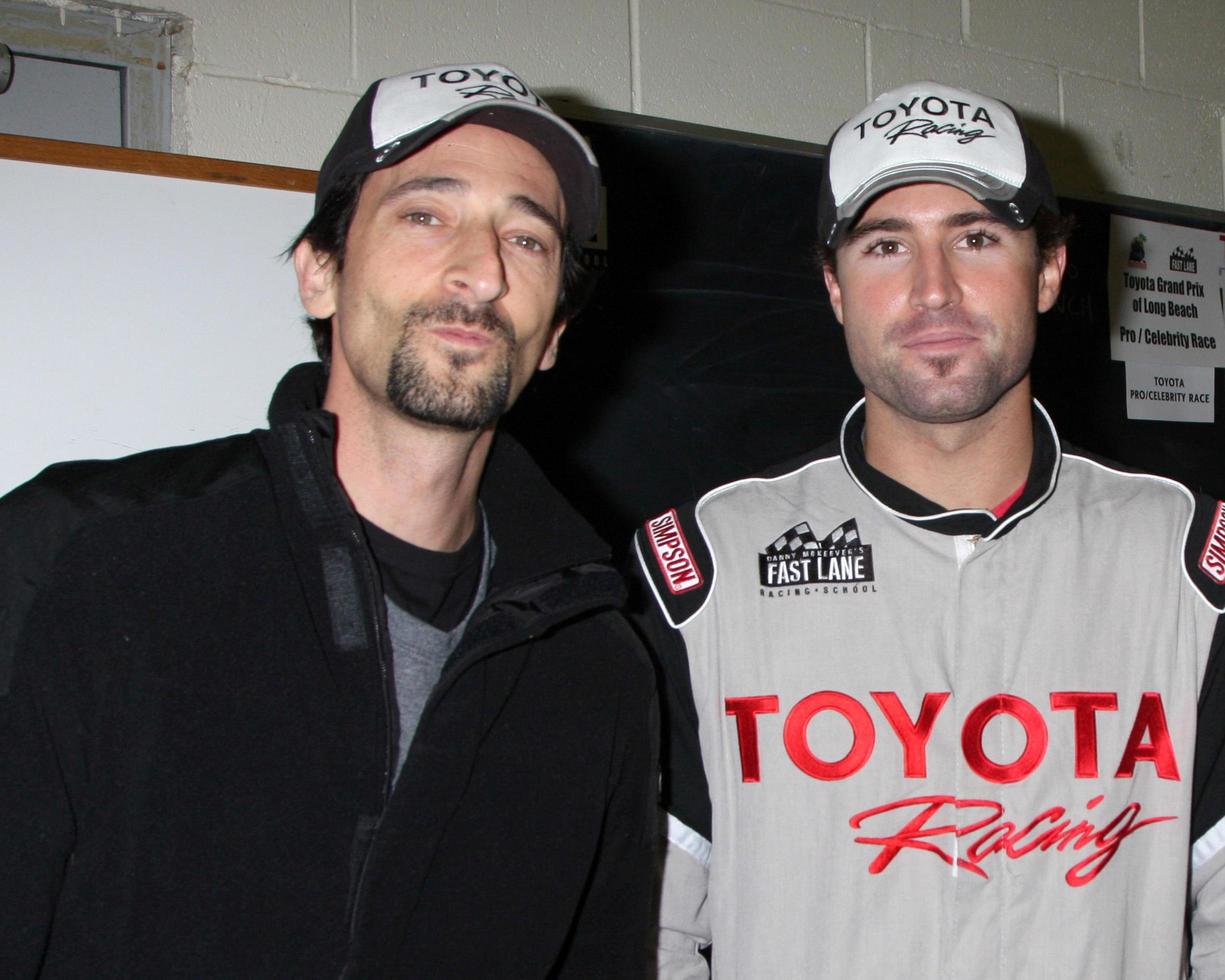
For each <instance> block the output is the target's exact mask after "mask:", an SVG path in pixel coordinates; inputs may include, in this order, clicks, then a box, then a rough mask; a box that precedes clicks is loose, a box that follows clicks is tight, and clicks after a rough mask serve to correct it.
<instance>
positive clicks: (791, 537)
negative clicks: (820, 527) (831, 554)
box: [765, 521, 821, 555]
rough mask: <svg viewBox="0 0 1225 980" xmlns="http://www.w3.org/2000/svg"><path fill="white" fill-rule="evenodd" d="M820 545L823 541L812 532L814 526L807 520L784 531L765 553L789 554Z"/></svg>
mask: <svg viewBox="0 0 1225 980" xmlns="http://www.w3.org/2000/svg"><path fill="white" fill-rule="evenodd" d="M820 547H821V542H820V541H818V540H817V536H816V535H815V534H813V533H812V528H811V527H809V526H808V522H807V521H805V522H804V523H803V524H797V525H796V526H795V527H793V528H791V529H790V530H787V531H784V532H783V533H782V534H781V535H779V537H778V538H777V539H776V540H775V541H774V543H773V544H771V545H770V546H769V547H768V548H766V552H765V553H766V554H767V555H789V554H791V553H792V552H796V551H799V550H800V549H801V548H803V549H806V550H809V551H811V550H813V549H814V548H820Z"/></svg>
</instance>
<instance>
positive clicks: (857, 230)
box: [842, 218, 913, 245]
mask: <svg viewBox="0 0 1225 980" xmlns="http://www.w3.org/2000/svg"><path fill="white" fill-rule="evenodd" d="M911 227H913V226H912V225H911V223H910V222H909V221H906V220H905V219H903V218H876V219H875V220H873V221H861V222H859V224H857V225H856V226H855V227H854V228H852V229H851V230H850V231H848V232H847V233H846V236H845V237H844V238H843V239H842V244H843V245H852V244H854V243H855V242H857V241H859V240H860V239H861V238H867V237H868V236H869V235H875V234H876V233H877V232H881V231H885V232H889V231H894V232H896V231H908V230H909V229H910V228H911Z"/></svg>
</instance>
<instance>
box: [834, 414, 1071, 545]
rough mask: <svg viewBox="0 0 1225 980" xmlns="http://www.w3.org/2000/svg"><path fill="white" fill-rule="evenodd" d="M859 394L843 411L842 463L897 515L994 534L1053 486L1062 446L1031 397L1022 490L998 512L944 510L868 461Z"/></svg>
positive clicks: (929, 525) (937, 527) (951, 529)
mask: <svg viewBox="0 0 1225 980" xmlns="http://www.w3.org/2000/svg"><path fill="white" fill-rule="evenodd" d="M864 416H865V411H864V400H863V399H860V400H859V402H858V403H857V404H856V405H855V406H854V407H853V408H852V409H851V410H850V411H849V412H848V413H847V415H846V418H845V419H843V421H842V432H841V435H840V436H839V442H840V444H841V452H842V463H843V465H844V466H845V467H846V469H847V472H848V473H849V474H850V476H851V479H853V480H854V481H855V482H856V483H857V484H859V486H860V488H861V489H862V490H863V491H864V493H866V494H868V496H870V497H872V498H873V499H874V500H875V501H876V502H877V503H878V504H880V506H881V507H883V508H884V509H885V510H887V511H889V512H891V513H892V514H894V515H895V516H897V517H900V518H901V519H902V520H904V521H907V522H909V523H910V524H913V525H915V526H916V527H922V528H926V529H927V530H930V531H936V532H938V533H940V534H976V535H978V536H980V537H983V538H998V537H1002V536H1003V535H1005V534H1007V533H1008V532H1009V531H1011V530H1012V529H1013V528H1014V527H1016V526H1017V524H1019V523H1020V522H1021V521H1022V520H1024V519H1025V518H1026V517H1028V516H1029V515H1030V514H1032V513H1033V512H1034V511H1036V510H1037V509H1038V508H1039V507H1041V506H1042V504H1043V503H1044V502H1045V501H1046V499H1047V497H1049V496H1050V495H1051V494H1052V493H1053V492H1054V490H1055V483H1056V482H1057V480H1058V478H1059V465H1060V462H1061V460H1062V458H1063V457H1062V452H1061V451H1060V448H1059V437H1058V434H1057V433H1056V432H1055V425H1054V423H1053V422H1051V417H1050V416H1049V415H1047V414H1046V409H1044V408H1043V407H1042V406H1041V405H1040V404H1039V403H1038V402H1037V401H1035V402H1034V403H1033V427H1034V454H1033V458H1032V459H1031V460H1030V463H1029V477H1028V478H1027V480H1026V483H1025V490H1024V491H1023V492H1022V494H1021V496H1020V497H1019V498H1017V500H1016V502H1015V503H1014V504H1013V505H1012V507H1010V508H1009V509H1008V513H1007V514H1005V515H1004V516H1003V517H1002V518H1000V517H996V516H995V515H994V514H993V513H991V511H989V510H945V509H944V508H942V507H941V506H940V505H939V504H937V503H935V502H934V501H931V500H928V499H927V498H926V497H924V496H922V495H920V494H917V493H915V492H914V491H913V490H911V489H910V488H909V487H907V486H904V485H903V484H901V483H898V482H897V481H896V480H894V479H891V478H890V477H888V476H885V474H884V473H882V472H881V471H880V470H878V469H876V468H875V467H874V466H872V465H871V464H869V463H868V460H867V457H866V456H865V455H864V451H863V427H864Z"/></svg>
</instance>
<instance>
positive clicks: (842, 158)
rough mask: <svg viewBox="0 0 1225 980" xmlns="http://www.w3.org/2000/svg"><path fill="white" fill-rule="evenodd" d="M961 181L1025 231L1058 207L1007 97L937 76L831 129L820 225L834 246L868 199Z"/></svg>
mask: <svg viewBox="0 0 1225 980" xmlns="http://www.w3.org/2000/svg"><path fill="white" fill-rule="evenodd" d="M919 183H939V184H950V185H952V186H953V187H957V188H959V189H961V190H963V191H965V192H966V193H967V194H970V195H971V196H972V197H974V198H976V199H977V200H979V201H982V202H983V204H984V205H985V206H986V207H987V208H989V209H990V210H991V211H992V212H993V213H995V214H997V215H999V216H1000V217H1001V218H1003V219H1004V220H1005V221H1009V222H1012V223H1014V224H1015V225H1016V226H1017V227H1020V228H1025V227H1028V226H1029V224H1030V223H1031V222H1032V221H1033V219H1034V215H1036V214H1037V212H1038V209H1039V208H1046V209H1047V210H1048V211H1050V212H1051V213H1052V214H1058V213H1059V203H1058V201H1057V200H1056V198H1055V190H1054V188H1053V187H1052V185H1051V179H1050V177H1049V176H1048V175H1047V172H1046V164H1045V163H1043V161H1042V155H1041V154H1040V153H1039V152H1038V149H1037V147H1036V146H1034V144H1033V142H1032V141H1031V140H1030V138H1029V136H1028V135H1027V134H1026V132H1025V127H1024V126H1023V125H1022V124H1021V120H1020V117H1018V116H1017V114H1016V113H1015V112H1014V111H1013V110H1012V107H1011V106H1009V105H1008V104H1007V103H1004V102H1000V101H999V100H998V99H992V98H989V97H988V96H985V95H978V94H977V93H974V92H968V91H965V90H963V89H956V88H950V87H949V86H947V85H941V84H939V83H938V82H912V83H911V84H909V85H903V86H902V87H901V88H895V89H893V90H892V91H889V92H886V93H884V94H883V95H881V96H879V97H878V98H876V99H875V100H874V101H873V102H872V103H871V104H869V105H868V106H867V107H866V108H864V109H863V111H861V112H858V113H856V114H855V115H854V116H852V117H851V118H850V119H848V120H847V121H846V122H845V123H843V124H842V125H841V126H840V127H838V129H837V131H836V132H835V133H834V135H833V138H832V139H831V140H830V144H829V158H828V159H827V161H826V167H825V174H824V176H823V177H822V180H821V192H820V200H819V202H818V210H817V218H818V229H819V234H820V237H821V240H822V242H824V243H825V245H826V246H828V247H830V248H833V247H834V246H836V245H837V243H838V241H839V240H840V239H841V238H842V236H843V234H844V233H845V232H846V231H847V230H848V229H849V228H850V227H851V226H852V225H854V223H855V221H856V219H857V218H858V217H859V215H860V212H862V211H863V209H864V208H865V207H866V206H867V204H868V202H869V201H871V200H872V199H873V198H874V197H876V196H877V195H878V194H880V193H881V192H882V191H886V190H889V189H890V188H893V187H900V186H902V185H904V184H919Z"/></svg>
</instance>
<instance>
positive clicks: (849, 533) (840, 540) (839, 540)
mask: <svg viewBox="0 0 1225 980" xmlns="http://www.w3.org/2000/svg"><path fill="white" fill-rule="evenodd" d="M857 544H859V525H858V524H856V523H855V518H853V517H852V518H851V519H850V520H849V521H847V522H846V523H845V524H840V525H838V526H837V527H836V528H834V529H833V530H832V531H830V532H829V534H827V535H826V536H825V540H824V541H822V542H821V547H822V548H823V549H828V548H854V547H855V546H856V545H857Z"/></svg>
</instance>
